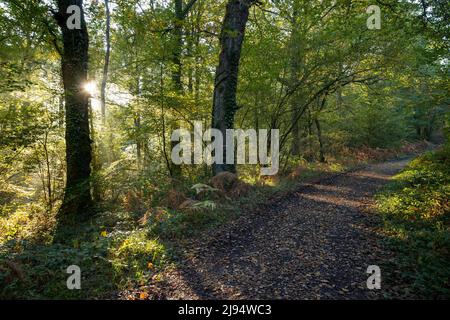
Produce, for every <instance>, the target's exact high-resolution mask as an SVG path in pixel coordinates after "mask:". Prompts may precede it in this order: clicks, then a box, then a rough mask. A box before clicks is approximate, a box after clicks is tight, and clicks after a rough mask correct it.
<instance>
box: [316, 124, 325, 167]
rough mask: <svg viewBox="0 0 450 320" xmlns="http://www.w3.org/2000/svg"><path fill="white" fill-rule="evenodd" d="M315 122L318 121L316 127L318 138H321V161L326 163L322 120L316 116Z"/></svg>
mask: <svg viewBox="0 0 450 320" xmlns="http://www.w3.org/2000/svg"><path fill="white" fill-rule="evenodd" d="M314 122H315V123H316V129H317V139H318V140H319V161H320V162H322V163H325V162H326V160H325V153H324V150H323V139H322V129H321V128H320V121H319V119H318V118H317V117H316V118H315V119H314Z"/></svg>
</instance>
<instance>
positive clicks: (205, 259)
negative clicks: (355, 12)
mask: <svg viewBox="0 0 450 320" xmlns="http://www.w3.org/2000/svg"><path fill="white" fill-rule="evenodd" d="M409 161H410V159H409V158H408V159H402V160H395V161H388V162H384V163H379V164H374V165H370V166H368V167H366V168H364V169H361V170H358V171H354V172H349V173H344V174H340V175H336V176H333V177H330V178H325V179H322V180H320V181H319V182H317V183H313V184H303V185H301V186H300V187H299V188H298V189H297V190H296V191H294V192H292V193H289V194H288V195H287V196H285V197H283V198H282V199H279V200H277V201H274V202H273V203H269V204H266V205H265V206H263V207H262V208H260V210H258V211H255V212H252V213H249V214H243V215H242V216H241V217H240V218H238V219H237V220H235V221H234V222H232V223H230V224H229V225H226V226H224V227H222V228H220V229H219V230H216V231H214V232H210V233H209V234H207V235H206V236H205V237H203V238H201V239H197V240H193V241H192V242H191V243H190V244H189V245H188V246H187V247H186V248H184V251H185V253H184V257H183V258H182V261H180V263H179V267H177V268H174V269H171V270H168V271H166V272H164V273H163V275H162V279H161V281H160V282H158V284H157V285H151V286H150V288H149V293H150V296H151V297H152V298H156V299H158V298H159V299H244V298H246V299H373V298H377V297H382V295H383V290H376V291H371V290H368V289H367V287H366V281H367V278H368V276H369V275H368V274H366V270H367V267H368V266H369V265H377V264H380V263H381V259H382V256H383V254H384V252H383V249H382V247H381V246H380V245H379V236H377V234H376V232H375V229H376V227H377V223H378V222H379V221H380V220H379V219H380V218H379V217H378V216H376V215H375V214H373V213H371V211H372V209H373V205H374V200H373V196H374V194H375V192H376V191H377V189H378V188H379V187H381V186H382V185H384V184H386V183H387V182H388V181H389V179H390V177H391V176H392V175H394V174H395V173H397V172H398V171H399V170H401V169H402V168H403V167H404V166H405V165H406V164H407V163H408V162H409ZM372 212H373V211H372Z"/></svg>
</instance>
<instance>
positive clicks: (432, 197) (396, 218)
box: [377, 147, 450, 299]
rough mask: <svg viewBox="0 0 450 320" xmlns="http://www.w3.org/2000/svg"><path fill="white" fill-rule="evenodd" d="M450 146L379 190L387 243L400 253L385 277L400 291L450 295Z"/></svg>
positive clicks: (414, 163) (411, 294) (415, 163)
mask: <svg viewBox="0 0 450 320" xmlns="http://www.w3.org/2000/svg"><path fill="white" fill-rule="evenodd" d="M449 199H450V150H449V148H448V147H447V148H443V149H442V150H439V151H437V152H429V153H426V154H425V155H423V156H420V157H418V158H417V159H415V160H414V161H412V162H411V163H410V164H409V166H408V167H407V168H406V169H405V170H403V171H402V172H401V173H400V174H398V175H396V176H395V177H394V179H393V182H392V183H390V184H389V185H388V186H387V187H386V188H385V189H384V190H383V191H382V192H381V193H380V194H379V195H378V199H377V200H378V207H379V210H380V212H381V213H382V215H383V218H384V226H383V233H384V235H386V239H387V240H386V244H387V246H388V248H390V250H391V251H392V252H394V253H395V258H394V259H392V260H391V261H388V262H386V266H385V267H384V269H385V270H389V274H388V277H387V278H386V279H387V281H388V284H389V286H390V287H391V288H392V289H393V290H395V293H393V294H395V295H400V296H402V297H405V298H425V299H448V298H450V203H449Z"/></svg>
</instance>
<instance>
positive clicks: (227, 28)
mask: <svg viewBox="0 0 450 320" xmlns="http://www.w3.org/2000/svg"><path fill="white" fill-rule="evenodd" d="M256 2H257V1H255V0H229V1H228V4H227V7H226V12H225V17H224V20H223V24H222V31H221V35H220V47H221V52H220V56H219V65H218V67H217V69H216V77H215V82H214V102H213V112H212V127H213V128H215V129H218V130H220V131H221V132H222V135H223V137H224V138H225V137H226V130H227V129H233V127H234V115H235V113H236V111H237V109H238V107H237V102H236V91H237V85H238V74H239V61H240V58H241V49H242V43H243V41H244V34H245V27H246V24H247V21H248V15H249V10H250V7H251V6H252V5H253V4H255V3H256ZM226 155H227V149H226V144H225V142H224V144H223V156H224V160H225V159H226ZM224 171H228V172H235V171H236V166H235V164H226V163H225V161H224V164H216V163H215V164H213V174H214V175H217V174H219V173H221V172H224Z"/></svg>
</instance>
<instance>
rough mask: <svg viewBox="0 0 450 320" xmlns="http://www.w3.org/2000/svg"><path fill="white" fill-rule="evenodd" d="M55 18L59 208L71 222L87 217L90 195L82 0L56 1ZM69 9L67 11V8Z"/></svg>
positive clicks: (86, 46)
mask: <svg viewBox="0 0 450 320" xmlns="http://www.w3.org/2000/svg"><path fill="white" fill-rule="evenodd" d="M57 3H58V12H55V13H54V16H55V19H56V21H57V23H58V25H59V27H60V28H61V31H62V39H63V45H64V47H63V55H62V61H61V69H62V78H63V84H64V100H65V109H66V132H65V140H66V164H67V178H66V189H65V195H64V200H63V204H62V206H61V209H60V211H59V216H60V217H59V218H60V222H61V223H62V224H74V223H76V222H77V221H80V220H84V219H85V218H87V217H88V216H89V213H90V212H91V207H92V197H91V190H90V183H89V178H90V174H91V160H92V146H91V138H90V129H89V93H88V92H86V90H84V88H83V86H84V85H85V84H86V83H87V73H88V49H89V36H88V32H87V28H86V22H85V18H84V12H83V0H58V2H57ZM71 5H76V6H78V7H79V8H80V14H81V15H80V22H81V24H80V28H79V29H77V28H74V29H69V27H68V23H67V21H68V19H69V17H70V16H71V14H70V13H67V8H68V7H69V6H71ZM69 12H70V11H69Z"/></svg>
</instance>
